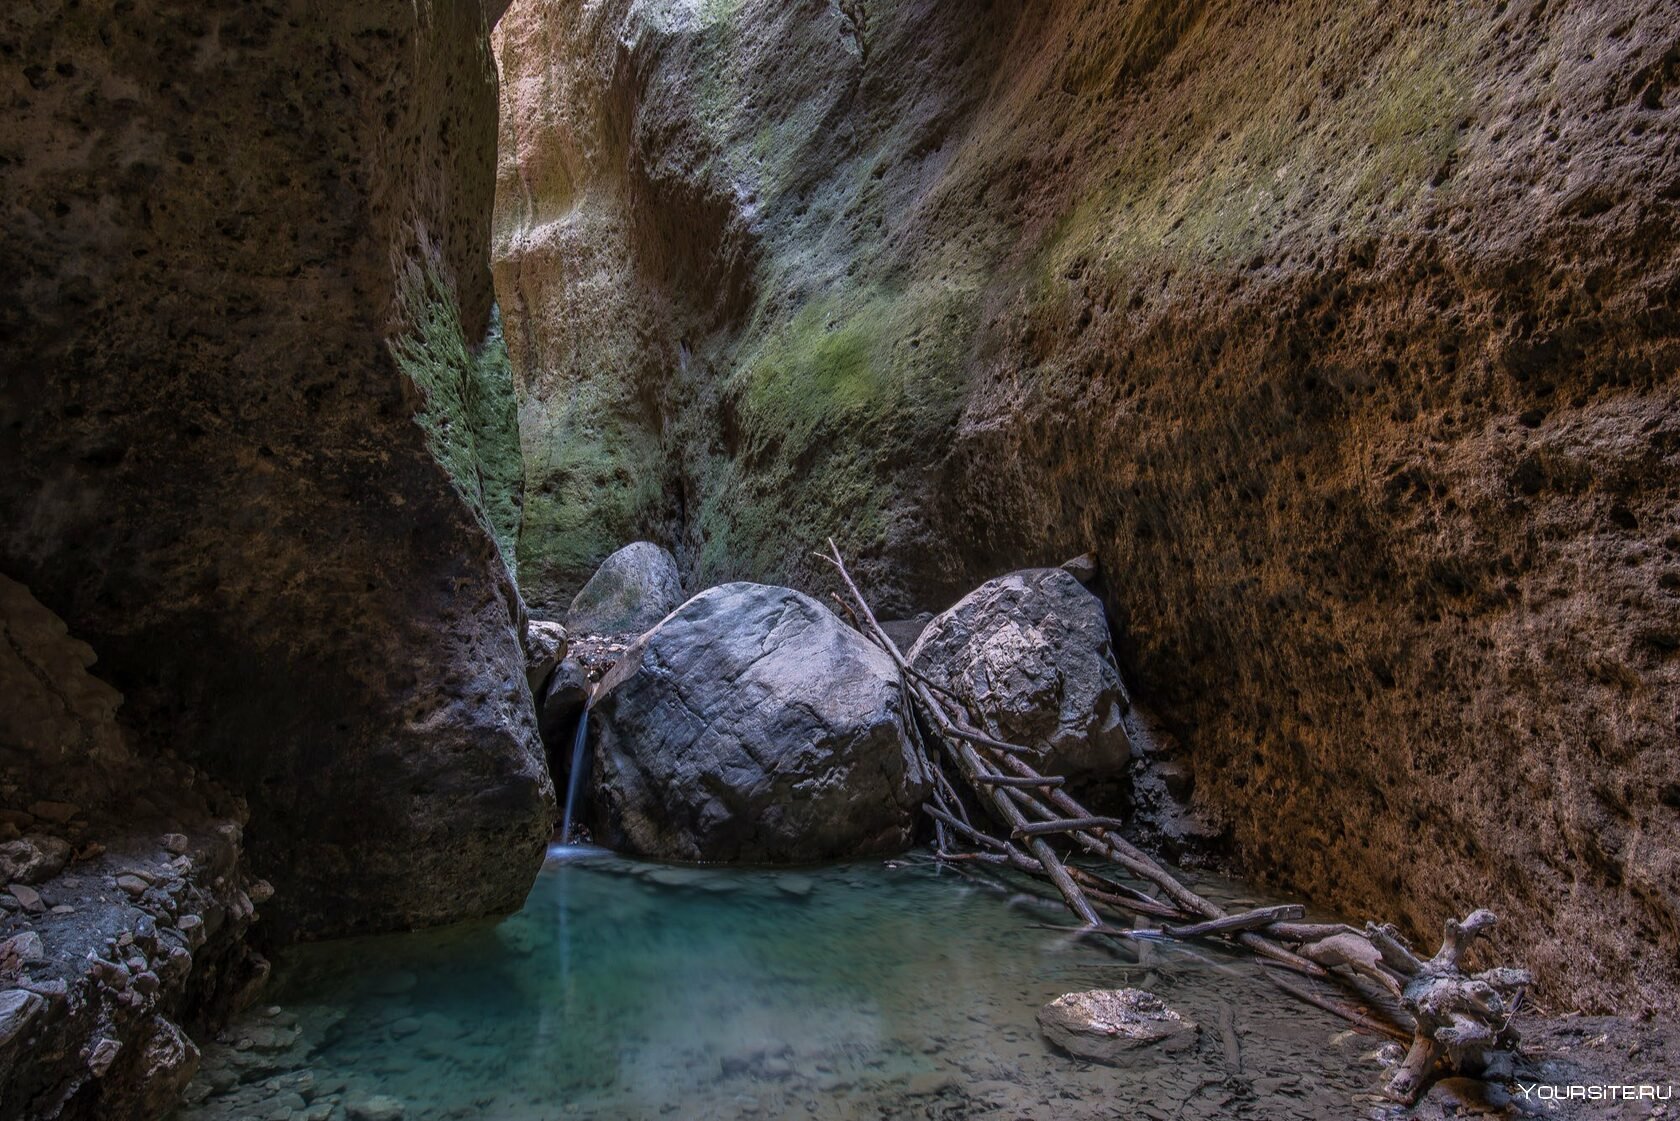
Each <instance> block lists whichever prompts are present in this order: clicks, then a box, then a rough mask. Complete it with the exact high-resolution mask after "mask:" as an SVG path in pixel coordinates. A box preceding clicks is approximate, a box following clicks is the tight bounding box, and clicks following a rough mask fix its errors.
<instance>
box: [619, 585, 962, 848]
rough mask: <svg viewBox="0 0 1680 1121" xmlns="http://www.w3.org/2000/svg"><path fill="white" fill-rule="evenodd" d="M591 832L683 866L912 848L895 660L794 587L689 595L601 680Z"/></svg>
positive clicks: (915, 770) (919, 776)
mask: <svg viewBox="0 0 1680 1121" xmlns="http://www.w3.org/2000/svg"><path fill="white" fill-rule="evenodd" d="M596 695H597V699H596V701H595V704H594V707H593V708H592V709H591V710H590V716H591V724H590V727H591V733H590V735H591V739H592V743H593V749H594V762H595V776H596V777H595V779H594V782H595V785H596V811H595V816H596V826H597V827H596V830H595V835H596V837H597V839H599V840H601V841H603V842H604V843H606V844H607V845H608V846H609V847H612V848H615V849H619V850H621V851H627V852H632V853H637V854H641V855H644V856H656V857H664V858H668V859H679V860H734V861H748V862H763V863H794V862H810V861H817V860H824V859H831V858H836V857H842V856H845V857H852V856H860V855H869V854H875V853H886V852H894V851H897V850H899V849H902V848H904V847H905V846H906V845H908V844H909V843H910V839H911V836H912V833H913V831H914V829H915V826H916V818H917V811H918V809H919V807H920V804H921V801H922V799H923V798H924V797H926V795H927V789H928V783H929V782H930V781H931V776H929V775H926V774H924V773H923V771H922V768H921V766H920V764H919V763H918V762H917V760H916V758H915V756H914V754H913V751H912V749H911V746H910V744H909V742H908V741H907V740H906V738H905V731H904V717H905V714H904V702H903V696H902V692H901V690H900V687H899V680H898V673H897V669H896V667H894V665H893V664H892V661H891V660H890V659H889V658H888V657H887V656H886V654H884V653H883V652H882V651H881V650H880V649H879V648H877V647H875V646H873V645H871V644H870V643H869V642H868V641H867V640H865V639H864V638H863V636H862V635H860V634H858V632H856V631H854V630H852V629H851V628H850V627H848V626H846V625H845V624H844V623H842V622H841V621H840V620H839V619H838V618H837V617H836V616H835V615H834V613H833V612H831V611H829V610H828V608H826V607H824V606H823V605H822V604H820V603H818V602H817V601H816V600H814V599H812V598H811V597H809V596H807V595H804V594H802V593H800V592H796V591H793V590H792V589H790V588H776V587H769V586H766V585H762V584H748V583H732V584H724V585H722V586H720V587H716V588H711V589H708V590H707V591H704V592H702V593H700V594H699V595H697V596H695V597H694V598H693V599H691V600H689V601H688V602H687V603H685V604H683V605H682V607H681V608H680V609H678V610H677V611H676V612H675V613H673V614H672V615H671V616H669V617H668V618H667V619H665V621H664V622H662V623H660V624H659V626H657V627H655V628H654V629H653V630H651V631H649V632H648V633H647V634H645V635H643V636H642V638H641V639H640V640H639V641H638V642H637V643H636V644H635V645H633V646H631V647H630V649H629V650H627V651H626V652H625V654H624V656H623V657H622V658H621V659H620V660H619V662H618V664H617V665H615V666H614V667H613V669H612V670H611V671H610V672H608V674H607V675H606V676H605V677H604V678H602V680H601V683H600V685H599V687H598V689H597V694H596Z"/></svg>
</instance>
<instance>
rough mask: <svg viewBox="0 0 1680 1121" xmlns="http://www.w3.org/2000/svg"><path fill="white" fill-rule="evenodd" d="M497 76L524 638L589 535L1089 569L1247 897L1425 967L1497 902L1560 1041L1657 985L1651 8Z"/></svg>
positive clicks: (842, 48)
mask: <svg viewBox="0 0 1680 1121" xmlns="http://www.w3.org/2000/svg"><path fill="white" fill-rule="evenodd" d="M498 37H499V38H498V43H499V46H500V48H501V60H502V65H503V68H504V74H505V79H506V80H505V82H504V86H503V90H504V113H503V116H502V120H503V150H502V158H501V170H500V182H499V188H498V191H499V193H498V215H497V220H496V246H495V251H496V254H497V258H498V259H497V262H496V266H495V268H496V277H497V286H498V290H499V291H500V293H501V295H502V300H503V305H504V309H505V310H506V312H507V315H508V322H509V335H510V340H516V341H514V342H513V343H511V344H510V345H512V348H513V355H514V358H515V360H516V365H517V366H518V367H519V368H518V371H517V376H518V377H519V378H520V379H521V382H522V384H523V386H524V389H525V397H524V402H523V406H522V407H523V410H524V417H525V420H526V422H527V423H526V424H525V425H524V426H523V427H522V433H523V439H524V441H525V448H526V472H527V480H526V481H527V485H528V486H529V487H530V488H531V490H532V492H533V499H532V501H533V507H532V508H533V510H534V511H539V513H538V516H537V517H536V519H535V521H534V523H533V522H529V521H528V522H527V526H526V534H525V536H524V537H523V538H522V540H521V550H522V553H523V554H525V556H526V557H527V558H528V559H527V561H526V568H527V571H528V572H530V573H531V575H532V579H533V581H534V584H535V585H538V586H539V587H537V589H536V590H535V591H534V592H533V594H534V596H537V597H539V598H540V597H541V596H544V595H552V594H554V593H553V592H552V591H543V590H542V589H541V587H540V585H543V584H545V583H548V584H552V585H553V586H554V587H555V588H568V589H569V588H570V587H575V586H576V585H577V583H579V582H581V580H582V579H583V578H584V577H585V576H586V575H587V572H588V570H589V566H590V564H591V563H592V558H593V557H598V556H600V555H603V554H604V552H605V550H604V549H601V548H599V547H598V546H595V547H593V548H592V550H584V553H585V555H574V553H573V552H570V551H568V548H569V546H568V545H567V543H566V542H567V541H568V540H571V539H570V538H568V537H567V535H566V534H565V533H564V532H563V531H564V529H565V527H568V526H570V525H572V524H573V523H575V522H576V521H578V520H579V518H580V516H581V515H580V511H582V510H586V509H597V508H599V509H601V510H602V511H603V513H604V517H603V521H602V523H601V524H600V525H599V526H598V527H597V529H598V531H599V532H601V533H603V534H609V535H611V537H612V538H615V539H617V540H624V539H627V538H629V537H632V536H641V535H649V534H657V535H658V536H660V538H661V539H662V540H670V541H672V542H674V543H676V551H677V553H678V556H679V559H680V560H681V561H682V562H683V564H684V570H685V571H686V572H687V573H688V574H689V576H690V578H691V579H692V580H694V581H695V583H696V584H698V585H701V586H704V585H705V584H707V583H710V582H713V581H716V580H721V579H732V578H747V579H758V580H775V581H779V582H788V583H795V584H801V585H806V584H810V585H814V584H815V583H816V582H817V581H818V580H820V579H824V578H826V576H825V575H824V574H823V572H822V570H821V569H820V567H818V566H816V565H815V564H814V563H813V562H812V561H810V560H809V559H808V557H809V553H810V552H811V550H812V549H813V547H819V546H820V543H821V542H822V540H823V539H824V537H825V536H828V535H830V534H832V535H834V536H836V537H837V538H838V539H839V542H840V544H841V546H842V548H844V549H845V550H846V551H847V554H848V556H849V557H851V558H855V559H854V562H853V563H854V569H855V571H856V572H857V574H858V575H859V578H860V579H861V580H862V582H863V583H864V585H865V591H866V592H868V593H869V594H870V595H871V596H872V597H873V599H874V600H875V605H876V607H877V609H878V610H879V611H880V612H881V613H882V614H883V615H894V614H900V615H907V614H911V613H913V612H914V611H916V610H918V609H924V608H933V609H941V608H943V607H945V606H946V605H948V604H949V603H950V602H952V601H953V600H954V599H955V598H956V597H957V596H959V595H961V594H962V593H963V592H964V591H966V590H967V589H968V588H970V587H972V586H973V585H974V584H975V583H977V582H978V580H979V579H981V578H983V577H984V576H987V575H989V574H991V573H995V572H997V571H1000V570H1008V569H1011V568H1017V567H1020V566H1022V565H1027V564H1045V563H1054V562H1055V561H1056V560H1058V559H1060V558H1061V557H1065V556H1067V555H1070V554H1073V553H1081V552H1085V551H1087V550H1089V551H1094V552H1095V553H1096V555H1097V557H1098V558H1099V560H1100V564H1101V570H1102V571H1103V572H1104V573H1105V574H1107V575H1106V577H1105V579H1104V580H1103V581H1101V584H1102V587H1101V589H1100V590H1101V593H1102V595H1103V596H1104V599H1105V602H1106V605H1107V607H1108V610H1109V613H1110V616H1111V619H1112V620H1113V621H1114V623H1115V624H1116V634H1117V636H1118V637H1117V642H1118V645H1119V654H1120V661H1121V665H1122V669H1123V670H1124V671H1125V672H1126V674H1127V681H1128V683H1129V684H1131V685H1133V686H1134V687H1135V688H1136V691H1137V692H1138V694H1139V695H1140V696H1141V697H1142V698H1143V699H1145V700H1147V701H1148V702H1149V703H1150V705H1151V707H1152V708H1154V709H1156V710H1158V711H1160V712H1161V713H1162V714H1163V715H1164V716H1165V717H1167V718H1169V719H1170V723H1171V730H1172V731H1173V732H1174V733H1175V734H1176V735H1177V736H1178V738H1179V740H1180V741H1181V742H1182V744H1183V748H1184V752H1185V758H1186V759H1187V760H1188V761H1189V763H1190V765H1191V767H1192V770H1193V777H1194V788H1195V797H1196V800H1197V802H1198V804H1199V806H1200V807H1201V808H1202V809H1203V810H1205V811H1206V812H1207V813H1209V814H1210V815H1212V816H1213V817H1215V818H1217V819H1220V820H1221V821H1222V822H1223V823H1224V824H1225V826H1226V827H1227V829H1228V831H1229V836H1230V840H1231V842H1232V843H1231V851H1232V852H1234V853H1236V854H1237V855H1238V856H1239V857H1240V858H1241V859H1243V860H1244V861H1245V862H1246V864H1247V866H1248V868H1249V870H1251V871H1263V872H1265V873H1266V874H1269V875H1271V876H1272V877H1274V878H1275V879H1277V880H1279V881H1282V882H1283V883H1285V884H1287V885H1288V886H1290V887H1292V888H1295V889H1298V890H1301V891H1304V892H1306V893H1308V894H1309V895H1310V896H1311V897H1313V898H1315V899H1316V900H1318V901H1320V902H1322V903H1325V904H1330V905H1335V906H1338V907H1340V908H1342V909H1343V910H1345V911H1347V912H1350V913H1352V914H1354V915H1358V916H1365V915H1370V916H1374V917H1385V918H1388V917H1392V918H1394V919H1396V920H1398V921H1399V922H1400V923H1401V924H1402V925H1403V926H1404V927H1406V928H1407V929H1409V931H1410V932H1411V933H1412V934H1413V935H1414V936H1415V937H1417V938H1419V939H1420V940H1421V941H1428V940H1429V939H1428V936H1429V935H1430V934H1431V933H1432V932H1433V931H1434V930H1436V929H1438V927H1439V924H1440V922H1441V920H1442V919H1443V917H1444V916H1446V915H1448V914H1461V913H1463V912H1464V909H1465V908H1466V907H1467V906H1474V905H1485V906H1488V907H1491V908H1493V909H1494V910H1496V911H1497V912H1498V913H1499V914H1500V916H1501V918H1502V920H1503V922H1502V925H1501V934H1500V939H1501V943H1502V944H1501V945H1500V947H1499V956H1500V957H1501V958H1502V959H1505V958H1509V959H1521V960H1523V961H1525V962H1526V963H1527V964H1529V965H1531V966H1533V967H1535V968H1536V970H1537V972H1538V974H1539V976H1540V978H1541V982H1542V988H1543V989H1544V990H1545V991H1546V993H1547V994H1548V996H1549V999H1550V1000H1552V1001H1553V1002H1554V1004H1555V1006H1557V1007H1571V1006H1584V1007H1600V1008H1607V1007H1616V1008H1621V1009H1624V1010H1640V1009H1645V1008H1650V1009H1660V1008H1663V1007H1666V1005H1667V1003H1668V1002H1669V1001H1671V1000H1672V997H1673V995H1674V993H1675V992H1676V991H1680V965H1677V964H1676V963H1677V962H1680V912H1677V910H1676V905H1675V902H1674V901H1675V900H1676V899H1680V854H1677V852H1676V851H1675V848H1674V846H1672V845H1669V844H1665V843H1658V842H1657V841H1655V840H1654V838H1664V837H1671V836H1673V835H1674V832H1675V830H1676V829H1677V828H1680V816H1677V815H1680V788H1677V785H1676V781H1675V774H1676V767H1677V765H1680V762H1677V757H1676V750H1677V749H1676V743H1677V742H1680V725H1677V721H1680V708H1677V702H1676V696H1677V695H1680V631H1677V629H1676V626H1677V624H1676V619H1680V501H1677V499H1680V491H1677V489H1676V488H1677V487H1680V483H1677V481H1676V480H1680V391H1677V388H1676V386H1677V380H1680V379H1677V375H1676V370H1677V369H1680V170H1677V168H1680V62H1677V58H1680V54H1677V50H1680V15H1677V13H1676V11H1675V9H1674V7H1673V5H1672V4H1670V3H1667V2H1666V0H1640V2H1636V3H1630V4H1622V5H1600V4H1592V3H1586V2H1581V0H1573V2H1565V3H1551V4H1541V3H1537V2H1534V0H1519V2H1514V3H1506V4H1498V5H1482V6H1476V5H1471V6H1464V5H1458V6H1455V5H1447V4H1441V3H1435V2H1432V0H1403V2H1400V3H1393V4H1385V5H1381V6H1371V5H1347V4H1333V3H1324V2H1321V0H1288V2H1285V3H1275V4H1262V3H1235V4H1218V5H1214V4H1202V3H1190V4H1165V3H1153V2H1139V0H1100V2H1084V0H1051V2H1047V3H1042V4H1030V5H1018V4H989V5H982V4H947V3H937V2H935V0H919V2H911V3H905V4H897V5H880V4H873V3H867V2H864V3H851V2H849V0H848V2H840V3H833V4H828V5H785V4H779V3H775V2H774V0H739V2H734V3H727V4H723V3H718V4H712V3H707V4H697V3H686V2H678V0H666V2H658V3H641V2H636V3H633V2H631V0H605V2H602V3H598V4H590V5H559V6H557V5H551V4H544V3H540V2H538V0H519V2H518V3H515V4H514V5H513V6H512V8H511V9H510V10H509V13H508V15H507V16H506V17H505V18H504V20H503V21H502V23H501V25H500V26H499V28H498ZM609 418H610V419H609ZM563 539H564V540H563ZM539 557H540V558H542V559H540V560H539V559H538V558H539ZM1560 930H1567V931H1569V932H1571V933H1570V936H1569V937H1568V938H1560V937H1556V936H1555V932H1557V931H1560Z"/></svg>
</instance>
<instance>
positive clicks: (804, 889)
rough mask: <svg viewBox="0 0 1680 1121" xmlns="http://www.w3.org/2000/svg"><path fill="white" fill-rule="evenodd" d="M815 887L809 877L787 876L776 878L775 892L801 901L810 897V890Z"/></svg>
mask: <svg viewBox="0 0 1680 1121" xmlns="http://www.w3.org/2000/svg"><path fill="white" fill-rule="evenodd" d="M815 886H816V885H815V884H813V883H812V882H811V877H809V876H800V875H787V876H777V877H776V890H777V891H779V892H781V893H782V894H783V895H791V896H793V897H794V898H796V899H803V898H805V897H806V896H808V895H810V894H811V890H812V888H814V887H815Z"/></svg>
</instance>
